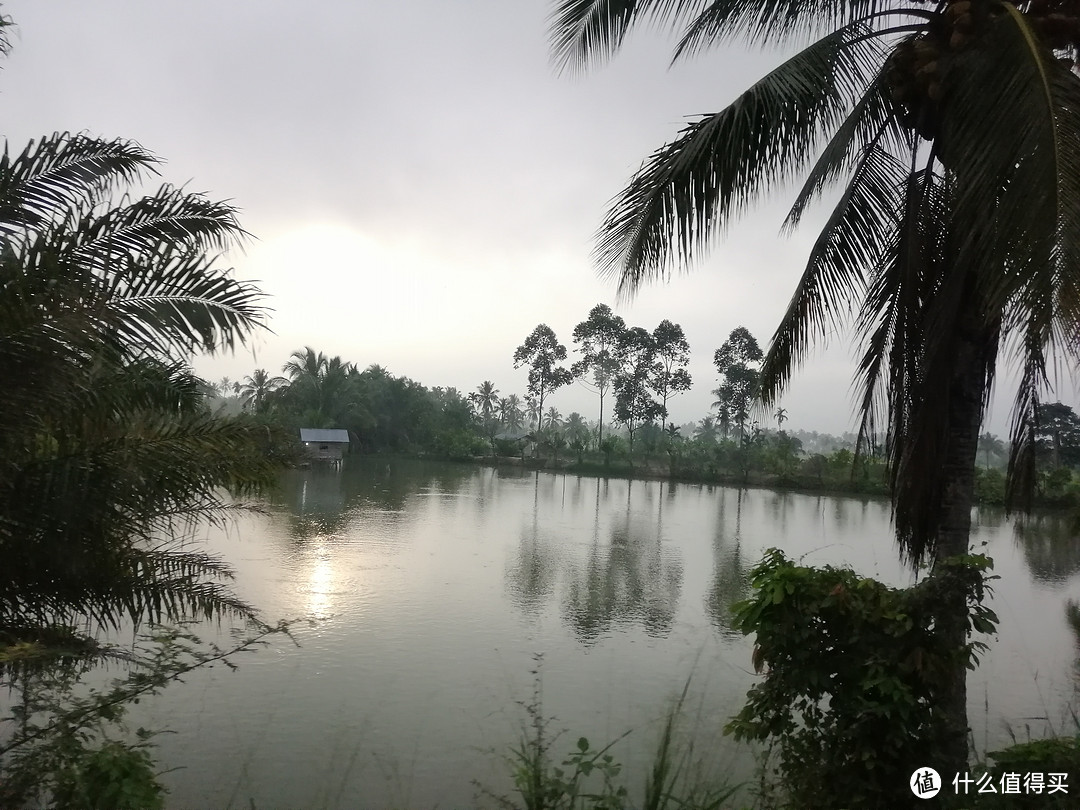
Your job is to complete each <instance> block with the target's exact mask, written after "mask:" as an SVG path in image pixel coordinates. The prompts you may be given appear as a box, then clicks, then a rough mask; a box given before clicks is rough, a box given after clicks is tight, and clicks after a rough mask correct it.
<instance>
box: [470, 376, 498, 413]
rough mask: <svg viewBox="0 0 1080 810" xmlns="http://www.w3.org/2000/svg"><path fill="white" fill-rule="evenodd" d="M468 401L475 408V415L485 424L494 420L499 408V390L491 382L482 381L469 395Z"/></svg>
mask: <svg viewBox="0 0 1080 810" xmlns="http://www.w3.org/2000/svg"><path fill="white" fill-rule="evenodd" d="M469 401H470V402H471V403H472V404H473V405H474V406H475V407H476V411H477V415H478V416H479V417H480V418H481V419H482V420H483V421H484V422H485V423H486V422H490V421H492V420H493V419H494V418H495V411H496V409H497V408H498V407H499V389H497V388H496V387H495V384H494V383H493V382H491V380H484V381H483V382H482V383H480V385H478V386H477V387H476V390H475V391H474V392H473V393H471V394H469Z"/></svg>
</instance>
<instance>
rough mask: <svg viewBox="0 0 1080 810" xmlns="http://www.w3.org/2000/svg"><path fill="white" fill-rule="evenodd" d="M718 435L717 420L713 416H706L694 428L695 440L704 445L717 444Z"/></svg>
mask: <svg viewBox="0 0 1080 810" xmlns="http://www.w3.org/2000/svg"><path fill="white" fill-rule="evenodd" d="M716 433H717V427H716V420H715V419H714V418H713V417H711V416H705V417H703V418H702V420H701V421H700V422H699V423H698V426H697V427H696V428H694V439H695V440H697V441H699V442H702V443H704V444H715V443H716Z"/></svg>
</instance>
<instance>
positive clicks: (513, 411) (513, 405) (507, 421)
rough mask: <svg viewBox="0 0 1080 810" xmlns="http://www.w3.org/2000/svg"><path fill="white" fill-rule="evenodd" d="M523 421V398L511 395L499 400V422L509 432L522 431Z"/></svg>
mask: <svg viewBox="0 0 1080 810" xmlns="http://www.w3.org/2000/svg"><path fill="white" fill-rule="evenodd" d="M523 419H524V414H522V412H521V398H520V397H519V396H518V395H517V394H511V395H510V396H508V397H503V398H502V399H500V400H499V421H501V422H502V423H503V425H504V426H505V427H506V429H507V430H509V431H514V430H521V427H522V420H523Z"/></svg>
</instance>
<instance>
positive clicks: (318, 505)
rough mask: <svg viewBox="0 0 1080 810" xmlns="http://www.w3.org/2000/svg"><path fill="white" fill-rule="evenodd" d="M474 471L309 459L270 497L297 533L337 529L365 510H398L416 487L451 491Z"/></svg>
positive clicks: (356, 459) (388, 462) (302, 535)
mask: <svg viewBox="0 0 1080 810" xmlns="http://www.w3.org/2000/svg"><path fill="white" fill-rule="evenodd" d="M474 473H475V470H474V469H472V468H467V467H463V468H460V469H459V468H457V467H453V466H450V465H445V464H434V465H433V464H426V463H424V462H423V461H416V460H412V459H390V460H388V459H385V458H381V459H380V458H360V457H356V456H352V457H349V458H347V459H346V460H345V464H344V466H342V467H340V468H334V467H332V466H330V465H326V466H323V465H314V466H312V467H311V468H310V469H306V470H288V471H286V472H285V473H284V474H283V475H282V477H281V479H280V481H279V484H278V487H277V489H276V491H275V492H274V493H273V494H272V495H271V498H270V502H271V504H273V505H275V506H278V507H281V508H283V509H284V510H285V512H286V513H287V515H288V517H289V521H290V528H291V530H292V534H293V536H294V537H296V538H298V539H303V538H307V537H311V536H313V535H317V534H339V533H342V532H343V531H345V530H346V528H347V527H348V526H349V525H350V524H351V523H352V522H354V521H355V520H356V519H357V518H358V516H360V515H362V514H363V513H364V512H370V511H378V512H384V513H385V512H400V511H402V510H403V509H404V506H405V502H406V500H407V499H408V497H409V496H411V495H414V494H416V493H417V492H420V491H424V490H431V489H435V490H438V491H439V492H446V493H455V492H457V491H458V490H459V489H461V486H462V484H463V482H464V481H465V480H466V479H467V478H469V477H470V476H472V475H473V474H474Z"/></svg>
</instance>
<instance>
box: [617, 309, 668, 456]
mask: <svg viewBox="0 0 1080 810" xmlns="http://www.w3.org/2000/svg"><path fill="white" fill-rule="evenodd" d="M618 355H619V371H618V373H616V375H615V417H616V418H617V419H618V420H619V421H620V422H621V423H622V424H623V426H624V427H625V428H626V433H627V436H628V439H629V443H630V452H631V453H633V452H634V436H635V434H636V433H637V431H638V429H639V428H640V427H641V426H642V425H645V424H648V423H650V422H653V421H654V420H656V419H657V418H658V417H659V416H660V415H661V413H662V411H663V409H662V408H661V406H660V403H659V402H657V401H656V400H655V399H653V397H652V393H651V391H650V387H649V383H650V381H651V379H652V375H653V373H654V371H655V368H654V365H655V362H656V342H655V341H654V340H653V336H652V335H651V334H649V332H647V331H646V330H645V329H643V328H642V327H640V326H635V327H632V328H631V329H628V330H626V331H625V332H624V333H623V335H622V338H621V340H620V341H619V347H618Z"/></svg>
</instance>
